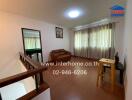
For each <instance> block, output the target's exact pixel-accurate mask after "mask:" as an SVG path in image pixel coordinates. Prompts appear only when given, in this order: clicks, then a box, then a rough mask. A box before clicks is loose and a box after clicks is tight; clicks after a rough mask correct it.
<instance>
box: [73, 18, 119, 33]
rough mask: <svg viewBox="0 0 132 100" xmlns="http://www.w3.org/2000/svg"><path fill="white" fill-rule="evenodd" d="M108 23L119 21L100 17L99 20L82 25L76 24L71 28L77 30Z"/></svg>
mask: <svg viewBox="0 0 132 100" xmlns="http://www.w3.org/2000/svg"><path fill="white" fill-rule="evenodd" d="M108 23H120V22H118V21H111V20H110V19H102V20H100V21H96V22H93V23H90V24H87V25H82V26H77V27H74V28H73V30H74V31H77V30H82V29H86V28H91V27H95V26H99V25H104V24H108Z"/></svg>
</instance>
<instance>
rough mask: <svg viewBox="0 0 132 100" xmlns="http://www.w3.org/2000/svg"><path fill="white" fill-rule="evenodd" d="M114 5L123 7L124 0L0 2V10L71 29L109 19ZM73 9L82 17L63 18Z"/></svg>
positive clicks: (22, 0)
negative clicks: (81, 13)
mask: <svg viewBox="0 0 132 100" xmlns="http://www.w3.org/2000/svg"><path fill="white" fill-rule="evenodd" d="M115 4H121V5H125V0H0V10H1V11H6V12H10V13H14V14H19V15H22V16H25V17H30V18H34V19H37V20H43V21H46V22H49V23H54V24H57V25H61V26H64V27H68V28H72V27H75V26H78V25H84V24H88V23H90V22H93V21H96V20H100V19H103V18H107V17H109V16H110V8H111V7H112V6H113V5H115ZM75 8H77V9H80V10H81V11H82V12H83V15H82V16H80V17H78V18H76V19H70V18H67V17H65V12H66V11H68V10H70V9H75Z"/></svg>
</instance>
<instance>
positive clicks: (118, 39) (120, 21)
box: [112, 17, 125, 63]
mask: <svg viewBox="0 0 132 100" xmlns="http://www.w3.org/2000/svg"><path fill="white" fill-rule="evenodd" d="M112 20H113V21H115V22H116V28H115V33H116V34H115V50H116V52H118V53H119V57H120V61H121V62H122V63H123V62H124V55H123V50H124V45H123V44H124V29H125V28H124V17H119V18H118V17H117V18H113V19H112Z"/></svg>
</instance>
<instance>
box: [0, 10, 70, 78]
mask: <svg viewBox="0 0 132 100" xmlns="http://www.w3.org/2000/svg"><path fill="white" fill-rule="evenodd" d="M55 26H56V25H53V24H48V23H46V22H42V21H37V20H34V19H30V18H26V17H23V16H18V15H13V14H10V13H5V12H0V73H1V74H0V78H3V77H7V76H9V75H14V74H16V73H18V72H19V71H20V70H21V69H20V67H19V62H18V59H19V54H18V53H19V52H23V42H22V32H21V28H31V29H36V30H40V31H41V36H42V47H43V57H44V61H47V60H48V55H49V52H50V51H51V50H53V49H60V48H63V49H66V50H70V46H69V44H70V43H69V41H70V40H69V32H68V30H67V29H66V28H63V29H64V38H63V39H57V38H56V35H55Z"/></svg>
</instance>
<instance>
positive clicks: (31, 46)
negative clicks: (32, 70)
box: [22, 28, 43, 62]
mask: <svg viewBox="0 0 132 100" xmlns="http://www.w3.org/2000/svg"><path fill="white" fill-rule="evenodd" d="M22 36H23V45H24V53H25V54H26V55H28V56H29V57H31V58H32V59H33V60H35V61H38V62H43V55H42V44H41V33H40V31H39V30H34V29H27V28H22Z"/></svg>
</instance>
